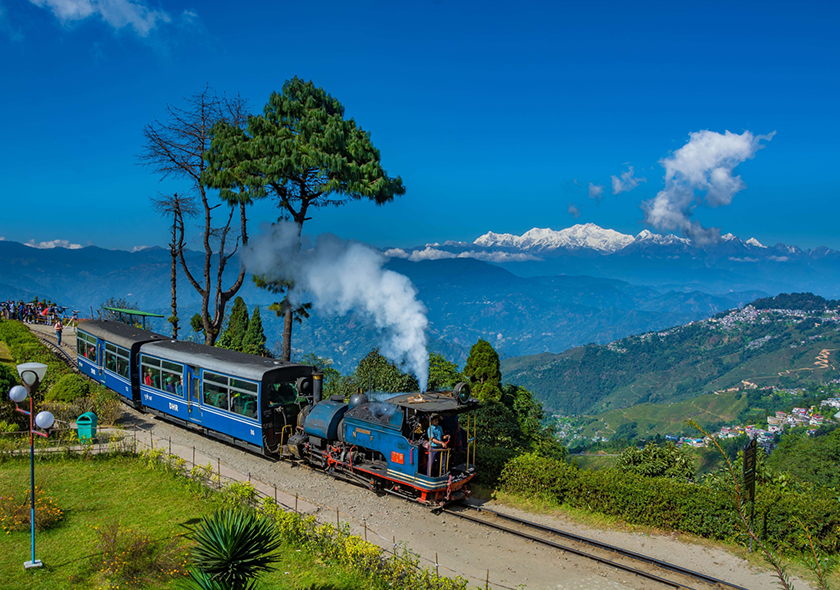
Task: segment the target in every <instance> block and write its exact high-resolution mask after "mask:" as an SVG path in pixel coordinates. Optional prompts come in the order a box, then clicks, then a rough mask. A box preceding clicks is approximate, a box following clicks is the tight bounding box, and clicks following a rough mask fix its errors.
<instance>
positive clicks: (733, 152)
mask: <svg viewBox="0 0 840 590" xmlns="http://www.w3.org/2000/svg"><path fill="white" fill-rule="evenodd" d="M775 133H776V132H775V131H774V132H773V133H770V134H769V135H757V136H754V135H753V134H752V133H750V132H749V131H744V133H742V134H741V135H737V134H735V133H730V132H729V131H727V132H726V134H725V135H721V134H720V133H715V132H714V131H708V130H706V131H697V132H695V133H691V134H689V138H690V139H689V141H688V143H687V144H685V145H684V146H683V147H681V148H680V149H678V150H677V151H675V152H674V153H673V154H671V155H670V156H669V157H667V158H665V159H663V160H660V162H659V163H660V164H662V166H663V167H664V168H665V188H664V189H663V190H661V191H659V193H658V194H657V195H656V197H654V198H653V199H651V200H650V201H645V202H643V203H642V210H643V211H644V212H645V223H648V224H650V225H652V226H654V227H657V228H659V229H664V230H676V229H678V230H681V231H682V233H683V234H684V235H685V236H686V237H689V238H692V239H693V240H695V241H696V242H698V243H706V242H712V241H717V240H718V239H720V231H719V230H718V229H717V228H708V229H707V228H704V227H703V226H701V225H700V224H699V223H698V222H696V221H691V220H690V219H689V217H690V216H691V212H692V211H693V210H694V209H695V208H696V207H697V206H698V205H705V206H707V207H712V208H714V207H720V206H722V205H729V204H730V203H731V202H732V198H733V197H734V196H735V194H736V193H737V192H739V191H741V190H743V189H744V188H746V186H747V185H746V184H744V181H743V180H741V177H740V176H733V174H732V172H733V170H734V169H735V167H736V166H737V165H738V164H740V163H741V162H743V161H745V160H749V159H751V158H752V157H753V156H755V154H756V152H757V151H758V150H760V149H761V148H763V147H764V146H763V145H761V140H767V141H770V140H771V139H772V138H773V135H775ZM695 191H700V192H704V193H705V195H702V196H700V195H697V194H695Z"/></svg>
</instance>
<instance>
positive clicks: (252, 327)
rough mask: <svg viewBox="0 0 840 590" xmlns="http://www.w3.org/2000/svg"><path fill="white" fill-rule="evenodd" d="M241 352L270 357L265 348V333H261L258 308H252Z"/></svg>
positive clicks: (256, 306) (257, 306)
mask: <svg viewBox="0 0 840 590" xmlns="http://www.w3.org/2000/svg"><path fill="white" fill-rule="evenodd" d="M242 352H247V353H248V354H256V355H259V356H271V355H270V354H269V352H268V349H267V348H266V347H265V332H263V327H262V319H261V318H260V306H259V305H255V306H254V315H252V316H251V321H250V322H249V323H248V330H247V331H246V332H245V337H244V338H243V339H242Z"/></svg>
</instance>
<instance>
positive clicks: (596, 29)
mask: <svg viewBox="0 0 840 590" xmlns="http://www.w3.org/2000/svg"><path fill="white" fill-rule="evenodd" d="M677 4H679V5H677ZM838 16H840V4H839V3H837V2H809V3H801V2H798V3H794V2H766V1H765V2H749V3H747V2H734V3H733V2H725V3H724V2H720V3H714V2H702V3H700V2H695V3H673V2H670V3H664V2H663V3H646V2H637V3H632V4H631V3H621V2H574V3H572V2H563V3H557V2H545V3H535V2H534V3H532V2H518V3H495V2H486V1H485V2H474V3H471V2H450V1H447V0H440V1H434V2H432V1H417V2H364V1H359V2H352V3H351V2H320V3H317V4H315V3H301V2H296V3H290V2H240V3H235V4H231V3H229V2H224V3H222V2H207V1H205V2H201V3H185V2H177V1H171V0H161V1H159V2H144V1H141V0H111V1H110V2H107V3H105V2H102V3H99V2H97V1H95V0H29V1H27V0H0V53H1V54H2V60H0V68H1V69H0V74H1V75H2V80H3V91H2V92H0V108H1V109H2V112H3V113H4V114H5V117H4V119H5V120H4V124H3V126H2V127H0V138H2V141H0V174H2V178H3V180H4V193H5V194H4V196H3V200H2V203H3V214H2V216H0V236H1V237H3V238H4V239H6V240H15V241H21V242H27V241H30V240H34V241H35V242H36V243H37V242H42V241H51V240H59V239H60V240H67V241H68V242H70V243H77V244H82V245H85V244H89V243H91V244H95V245H97V246H101V247H105V248H121V249H131V248H132V247H136V246H140V245H164V244H165V243H166V241H167V235H166V223H165V222H164V221H163V220H162V219H160V218H159V217H158V216H157V215H156V214H155V213H154V212H153V211H152V210H151V207H150V206H149V197H150V196H153V195H156V194H157V193H158V191H163V192H172V191H177V190H182V188H181V187H182V185H179V183H177V182H172V181H167V182H160V181H159V179H158V178H157V177H156V176H155V175H154V174H152V173H150V172H148V171H147V170H146V169H144V168H143V167H141V166H139V165H138V164H137V155H138V154H139V153H140V151H141V146H142V130H143V127H144V125H146V124H148V123H150V122H151V121H152V120H153V119H154V118H155V117H163V116H164V114H165V108H166V105H167V104H172V105H173V106H179V105H181V104H183V103H182V97H185V96H189V95H191V94H193V93H195V92H197V91H200V90H202V89H203V88H204V87H205V86H206V85H208V84H209V85H210V86H211V87H212V88H214V89H215V90H216V91H218V92H220V93H221V92H227V93H241V95H242V96H243V97H245V98H247V99H248V100H249V102H250V105H251V109H252V110H253V111H254V112H258V111H260V110H261V109H262V107H263V105H264V104H265V102H266V100H267V99H268V96H269V94H270V93H271V92H272V91H273V90H278V91H279V90H281V88H282V85H283V82H284V81H285V80H287V79H289V78H291V77H292V76H295V75H297V76H299V77H301V78H304V79H311V80H312V81H314V82H315V84H316V85H318V86H322V87H324V88H325V89H326V90H327V91H328V92H330V93H331V94H332V95H333V96H335V97H336V98H338V99H339V100H340V101H341V102H342V103H343V104H344V106H345V107H346V112H347V115H349V116H352V117H354V118H355V120H356V122H357V123H358V124H359V125H361V126H362V127H363V128H364V129H366V130H368V131H369V132H370V133H371V135H372V139H373V141H374V143H375V145H376V146H377V147H378V148H379V149H380V151H381V153H382V157H383V164H384V166H385V168H386V169H387V170H388V172H389V174H391V175H400V176H401V177H402V178H403V180H404V182H405V184H406V186H407V189H408V190H407V193H406V195H405V196H404V197H401V198H399V199H398V200H397V201H396V202H395V203H392V204H390V205H387V206H385V207H380V208H377V207H374V206H372V205H369V204H365V203H361V204H354V205H350V206H347V207H343V208H341V209H333V210H324V211H320V212H317V213H316V215H315V216H314V218H313V220H312V221H311V222H309V225H308V227H307V231H308V232H310V233H321V232H333V233H336V234H338V235H340V236H342V237H344V238H354V239H359V240H362V241H365V242H368V243H372V244H374V245H377V246H413V245H419V244H423V243H426V242H436V241H443V240H447V239H454V240H470V241H471V240H474V239H475V238H476V237H478V236H479V235H481V234H483V233H485V232H486V231H488V230H492V231H495V232H511V233H517V234H521V233H523V232H524V231H526V230H528V229H530V228H532V227H535V226H536V227H552V228H554V229H562V228H564V227H568V226H570V225H572V224H574V223H586V222H592V223H596V224H598V225H601V226H602V227H608V228H612V229H615V230H618V231H622V232H625V233H633V234H635V233H638V232H639V231H641V230H642V229H644V228H645V227H649V228H650V229H653V230H654V231H660V232H662V231H664V230H663V229H662V228H657V227H655V226H651V225H650V224H648V225H646V224H645V223H644V220H645V218H646V214H645V212H644V211H643V210H642V209H641V208H640V205H641V204H642V203H643V202H652V200H653V199H654V198H656V196H657V194H658V193H660V192H661V191H663V190H666V189H667V187H666V184H665V178H664V175H665V168H664V167H663V165H662V164H661V163H660V162H661V161H663V160H664V159H666V158H669V157H672V156H673V153H674V152H676V151H677V150H679V149H680V148H682V147H683V146H685V145H686V143H687V142H688V141H689V138H690V135H689V134H691V133H697V132H700V131H703V130H710V131H713V132H716V133H719V134H723V133H724V132H725V131H727V130H728V131H730V132H731V133H732V134H739V135H742V136H743V134H744V133H745V132H750V133H751V134H752V135H754V136H759V135H767V134H770V133H772V132H774V131H775V132H776V133H775V135H773V137H772V139H770V140H762V141H761V142H760V145H761V146H763V149H757V150H756V151H754V153H751V154H750V155H751V156H752V157H751V158H743V159H739V160H737V162H736V164H737V165H735V164H732V163H731V162H730V169H731V171H732V175H733V176H735V175H740V177H741V180H742V181H743V183H744V184H745V185H746V188H743V189H742V190H739V191H736V192H735V193H733V194H731V195H729V196H730V198H731V204H728V205H722V206H718V207H717V208H709V207H707V206H704V205H703V204H702V203H701V204H700V205H699V206H697V207H696V208H694V209H693V216H692V217H691V220H692V221H695V222H697V223H699V224H701V225H702V226H703V227H719V228H721V231H723V232H732V233H735V234H736V235H738V236H740V237H742V238H744V239H746V238H748V237H751V236H754V237H756V238H757V239H759V240H760V241H761V242H763V243H765V244H767V245H772V244H774V243H776V242H779V241H781V242H785V243H789V244H797V245H799V246H802V247H815V246H819V245H826V246H829V247H833V248H837V249H840V232H838V231H836V227H837V219H838V216H839V215H838V214H840V189H838V183H837V180H836V179H835V176H836V172H835V170H836V168H837V162H838V161H840V148H838V143H837V137H838V135H840V113H839V112H838V108H837V105H838V90H840V88H838V86H840V75H838V74H840V72H838V69H840V68H838V66H839V65H840V60H838V57H840V56H839V55H838V54H840V42H839V41H838V39H839V38H840V37H839V36H838V35H837V30H838V25H840V18H838ZM715 137H717V136H715ZM629 166H633V169H634V175H635V176H634V177H644V178H645V179H646V182H641V183H639V184H638V186H636V187H635V188H633V189H632V190H630V191H626V192H621V193H618V194H613V191H612V184H611V177H612V176H619V175H620V174H621V173H622V172H627V171H628V170H629ZM590 183H592V185H593V186H595V187H598V186H602V187H604V188H603V191H602V198H601V199H600V201H599V200H596V199H592V198H590V197H589V187H590ZM698 190H699V189H698ZM698 195H699V196H698V199H699V200H701V201H702V200H703V199H702V191H700V192H698ZM706 202H708V200H706ZM696 204H697V201H695V202H693V204H692V205H690V206H689V209H688V210H687V211H690V210H691V207H693V206H694V205H696ZM718 204H719V203H718ZM570 211H571V212H570ZM575 211H576V212H577V214H578V215H579V216H578V217H575V216H574V215H573V213H574V212H575ZM275 217H276V215H275V213H274V211H273V209H272V207H271V205H270V204H269V203H264V204H260V205H258V206H257V207H255V208H254V210H253V211H252V219H253V220H254V225H255V226H256V224H257V223H259V221H270V220H273V219H274V218H275Z"/></svg>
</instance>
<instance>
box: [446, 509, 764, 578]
mask: <svg viewBox="0 0 840 590" xmlns="http://www.w3.org/2000/svg"><path fill="white" fill-rule="evenodd" d="M459 506H461V507H465V508H467V509H470V510H475V511H478V512H487V513H488V514H493V515H494V516H496V517H498V518H501V519H505V520H509V521H511V522H514V523H516V524H519V525H521V526H526V527H530V528H533V529H536V530H539V531H543V532H547V533H551V534H554V535H557V536H560V537H565V538H567V539H569V540H572V541H576V542H579V543H584V544H587V545H590V546H593V547H597V548H599V549H602V550H605V551H610V552H612V553H615V554H617V555H619V556H622V557H626V558H629V559H633V560H635V561H640V562H642V563H646V564H648V565H653V566H655V567H658V568H660V569H665V570H669V571H672V572H674V573H678V574H680V575H683V576H687V577H690V578H693V579H696V580H698V581H701V582H704V583H706V584H710V585H712V586H717V587H724V586H725V587H728V588H732V589H734V590H748V589H747V588H744V587H742V586H738V585H736V584H732V583H730V582H725V581H723V580H719V579H717V578H714V577H712V576H707V575H706V574H703V573H701V572H696V571H693V570H689V569H686V568H683V567H680V566H678V565H674V564H671V563H668V562H665V561H662V560H659V559H655V558H652V557H648V556H647V555H642V554H641V553H636V552H634V551H629V550H627V549H622V548H621V547H616V546H614V545H609V544H607V543H602V542H600V541H596V540H594V539H588V538H586V537H582V536H580V535H575V534H574V533H568V532H565V531H561V530H559V529H555V528H552V527H549V526H545V525H541V524H539V523H535V522H531V521H527V520H523V519H521V518H517V517H515V516H510V515H507V514H503V513H501V512H497V511H495V510H490V509H487V508H481V507H477V506H473V505H470V504H464V503H461V504H460V505H459ZM441 512H445V513H447V514H450V515H452V516H457V517H459V518H464V519H466V520H469V521H471V522H475V523H478V524H482V525H485V526H489V527H491V528H495V529H497V530H501V531H504V532H507V533H510V534H513V535H516V536H519V537H522V538H525V539H529V540H531V541H534V542H536V543H540V544H542V545H548V546H550V547H554V548H556V549H560V550H562V551H568V552H569V553H573V554H575V555H578V556H581V557H584V558H586V559H591V560H594V561H596V562H598V563H603V564H605V565H608V566H610V567H615V568H618V569H620V570H623V571H626V572H628V573H631V574H635V575H638V576H641V577H644V578H648V579H650V580H653V581H656V582H659V583H661V584H664V585H667V586H671V587H673V588H680V589H690V588H691V587H690V586H686V585H685V584H682V583H681V582H677V581H674V580H668V579H666V578H662V577H660V576H657V575H656V574H652V573H649V572H645V571H643V570H639V569H636V568H633V567H631V566H628V565H624V564H621V563H618V562H616V561H613V560H611V559H607V558H605V557H600V556H598V555H593V554H591V553H587V552H585V551H581V550H579V549H575V548H573V547H569V546H566V545H561V544H560V543H556V542H554V541H550V540H548V539H543V538H541V537H537V536H534V535H530V534H528V533H524V532H522V531H517V530H515V529H511V528H509V527H506V526H503V525H500V524H496V523H492V522H488V521H486V520H484V519H481V518H476V517H474V516H470V515H467V514H464V513H462V512H458V511H453V510H452V509H450V508H443V509H442V510H441Z"/></svg>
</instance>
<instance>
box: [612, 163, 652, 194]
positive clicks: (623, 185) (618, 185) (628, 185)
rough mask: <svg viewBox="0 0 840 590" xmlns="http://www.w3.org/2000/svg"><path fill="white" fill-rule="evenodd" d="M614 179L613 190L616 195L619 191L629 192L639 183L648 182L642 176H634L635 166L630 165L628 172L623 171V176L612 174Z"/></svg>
mask: <svg viewBox="0 0 840 590" xmlns="http://www.w3.org/2000/svg"><path fill="white" fill-rule="evenodd" d="M610 178H611V179H612V192H613V194H614V195H617V194H618V193H627V192H630V191H632V190H633V189H634V188H636V187H637V186H639V183H642V182H647V179H646V178H644V177H641V176H633V167H632V166H630V167H629V169H628V170H627V171H626V172H622V173H621V177H620V178H619V177H618V176H610Z"/></svg>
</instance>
